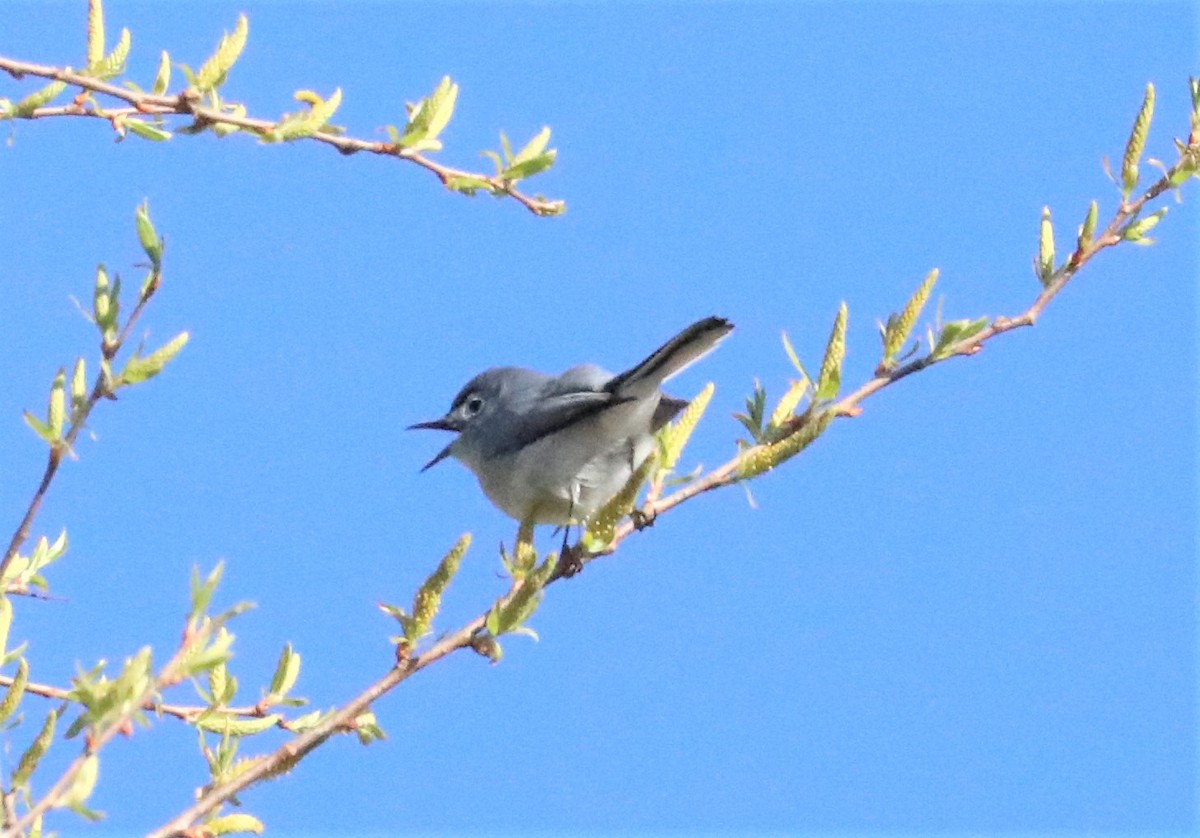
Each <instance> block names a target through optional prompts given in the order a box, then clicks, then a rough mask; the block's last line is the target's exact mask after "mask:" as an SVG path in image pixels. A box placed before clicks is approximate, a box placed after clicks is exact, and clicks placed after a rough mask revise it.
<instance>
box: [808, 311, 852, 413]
mask: <svg viewBox="0 0 1200 838" xmlns="http://www.w3.org/2000/svg"><path fill="white" fill-rule="evenodd" d="M848 317H849V309H848V308H847V307H846V304H845V303H844V302H843V303H842V304H841V306H840V307H839V308H838V313H837V318H836V319H835V320H834V321H833V331H831V332H830V334H829V342H828V343H827V344H825V357H824V358H823V359H822V361H821V372H820V373H819V375H818V376H817V389H816V393H815V394H814V395H813V398H814V399H817V400H822V401H823V400H826V399H832V398H834V397H835V396H837V394H838V391H839V390H840V389H841V387H842V361H843V359H844V358H845V357H846V320H847V318H848Z"/></svg>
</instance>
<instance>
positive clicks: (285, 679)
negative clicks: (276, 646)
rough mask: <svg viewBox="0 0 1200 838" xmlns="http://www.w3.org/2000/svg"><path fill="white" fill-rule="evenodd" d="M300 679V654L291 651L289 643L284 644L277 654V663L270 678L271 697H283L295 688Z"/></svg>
mask: <svg viewBox="0 0 1200 838" xmlns="http://www.w3.org/2000/svg"><path fill="white" fill-rule="evenodd" d="M299 677H300V654H299V653H298V652H296V651H295V650H294V649H292V644H291V643H285V644H284V646H283V651H282V652H280V654H279V662H278V663H277V664H275V674H274V675H272V676H271V686H270V688H269V689H270V692H271V695H274V696H279V697H283V696H285V695H287V694H288V693H290V692H291V691H292V687H294V686H296V679H297V678H299Z"/></svg>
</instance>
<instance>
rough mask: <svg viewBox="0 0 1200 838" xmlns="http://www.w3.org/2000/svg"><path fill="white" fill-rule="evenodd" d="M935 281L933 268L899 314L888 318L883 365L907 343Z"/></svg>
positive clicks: (884, 339)
mask: <svg viewBox="0 0 1200 838" xmlns="http://www.w3.org/2000/svg"><path fill="white" fill-rule="evenodd" d="M937 280H938V269H937V268H934V269H933V270H932V271H930V272H929V273H928V274H926V275H925V279H923V280H922V281H921V284H920V285H919V286H918V287H917V290H916V291H915V292H913V295H912V296H911V297H909V299H908V302H907V303H905V304H904V309H903V310H902V311H901V312H900V313H899V314H893V315H891V316H889V317H888V322H887V326H886V327H885V328H884V331H883V359H884V363H885V364H888V363H891V362H892V361H894V360H895V358H896V355H898V354H899V353H900V351H901V350H902V349H903V348H904V344H906V343H908V339H909V337H910V336H911V335H912V330H913V327H915V326H916V325H917V318H918V317H920V316H921V312H922V311H923V310H924V309H925V305H926V304H927V303H928V302H929V295H930V294H932V293H933V286H934V285H936V284H937Z"/></svg>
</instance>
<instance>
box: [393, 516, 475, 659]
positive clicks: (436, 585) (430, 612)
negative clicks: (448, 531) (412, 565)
mask: <svg viewBox="0 0 1200 838" xmlns="http://www.w3.org/2000/svg"><path fill="white" fill-rule="evenodd" d="M470 546H471V534H470V533H463V535H461V536H460V537H459V539H458V541H457V542H455V544H454V546H453V547H451V548H450V552H448V553H447V554H446V555H445V556H443V557H442V560H441V561H440V562H439V563H438V566H437V569H436V570H435V571H434V572H433V573H431V574H430V575H429V578H428V579H426V580H425V582H424V584H422V585H421V587H420V588H418V589H417V592H416V594H415V595H414V596H413V605H412V611H413V614H412V618H411V619H410V620H408V621H407V622H405V623H404V639H405V640H406V641H407V642H408V643H409V644H413V645H415V644H416V643H417V641H419V640H420V639H421V638H422V637H424V636H425V635H426V634H427V633H428V632H429V630H430V628H431V626H432V625H433V618H434V616H436V615H437V612H438V609H439V608H440V607H441V604H442V594H444V593H445V591H446V588H447V587H448V586H449V585H450V582H451V580H453V579H454V576H455V575H456V574H457V573H458V569H459V566H460V565H461V564H462V559H463V556H464V555H466V552H467V548H468V547H470Z"/></svg>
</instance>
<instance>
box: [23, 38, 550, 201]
mask: <svg viewBox="0 0 1200 838" xmlns="http://www.w3.org/2000/svg"><path fill="white" fill-rule="evenodd" d="M0 70H3V71H5V72H7V73H8V74H9V75H10V76H12V77H13V78H14V79H18V80H20V79H22V78H24V77H25V76H35V77H38V78H44V79H50V80H52V81H60V82H63V83H65V84H67V85H70V86H72V87H78V88H80V89H81V90H82V91H85V94H81V95H79V96H76V97H75V100H74V102H73V103H72V104H70V105H61V106H55V107H48V106H43V107H38V108H35V109H33V110H32V111H30V112H29V113H27V114H23V115H22V118H25V119H49V118H54V117H71V116H76V117H87V118H94V119H103V120H105V121H107V122H109V123H111V124H112V126H113V129H114V130H116V131H117V132H118V133H119V134H120V135H121V136H124V134H125V124H126V122H127V120H128V119H129V118H130V117H136V116H139V115H151V116H165V115H178V116H190V117H192V118H193V119H194V120H195V124H196V126H197V127H199V128H204V127H213V126H221V125H225V126H230V127H234V128H239V129H242V130H245V131H249V132H250V133H252V134H255V135H257V136H259V137H260V138H262V137H266V136H268V135H269V134H270V133H271V132H272V131H276V130H278V129H280V128H281V126H282V124H283V120H280V121H276V120H270V119H261V118H256V117H249V116H241V115H238V114H236V113H230V112H228V111H224V110H221V109H220V108H215V107H207V106H204V105H203V104H201V102H202V100H203V97H202V96H201V94H200V93H199V92H198V91H197V90H196V89H195V88H192V87H188V88H185V89H183V90H181V91H179V92H178V93H173V94H168V93H164V94H155V93H146V92H144V91H140V90H128V89H125V88H122V87H118V86H116V85H113V84H109V83H108V82H105V81H102V80H100V79H97V78H93V77H91V76H88V75H85V74H83V73H79V72H76V71H74V70H71V69H70V68H68V67H53V66H48V65H42V64H32V63H29V62H26V61H18V60H15V59H12V58H7V57H5V56H0ZM86 94H99V95H102V96H108V97H110V98H112V99H117V100H119V101H121V102H125V103H126V104H127V105H128V107H120V108H112V109H107V108H101V107H99V106H97V105H96V104H95V103H94V102H92V101H91V97H90V96H89V95H86ZM0 116H3V114H0ZM285 119H286V118H285ZM162 139H166V137H162ZM292 139H297V140H299V139H311V140H313V141H315V142H318V143H323V144H325V145H328V146H330V147H332V148H335V149H337V150H338V151H340V152H341V153H342V154H357V153H358V152H363V151H365V152H369V153H371V154H377V155H380V156H383V157H392V158H397V159H400V160H406V161H408V162H410V163H414V164H416V165H417V166H420V167H421V168H423V169H425V170H426V171H429V172H432V173H433V174H434V175H435V176H436V177H437V178H438V180H440V181H441V183H442V185H443V186H445V187H447V188H450V189H457V190H460V191H462V189H463V187H461V186H459V184H474V186H472V187H467V188H469V189H470V191H474V189H483V190H485V191H487V192H490V193H491V194H493V195H500V196H503V195H507V196H508V197H510V198H513V199H515V200H516V201H517V202H518V203H520V204H521V205H522V206H524V207H525V208H526V209H528V210H529V211H530V212H532V213H533V214H535V215H540V216H549V215H559V214H561V213H562V212H563V211H564V210H565V204H564V203H563V202H562V201H558V200H550V199H547V198H543V197H541V196H540V195H527V194H525V193H524V192H522V191H520V190H519V189H517V187H516V182H517V180H518V179H519V178H517V177H505V176H504V174H503V173H501V174H497V175H486V174H483V173H481V172H471V171H467V170H466V169H457V168H454V167H452V166H444V165H442V164H441V163H438V162H436V161H434V160H432V159H430V158H429V157H427V156H426V155H424V154H422V153H421V151H420V150H417V149H415V148H406V147H404V146H402V145H400V144H399V143H396V142H379V141H375V140H363V139H357V138H354V137H347V136H344V135H342V134H339V133H335V132H333V131H330V130H314V131H311V132H307V133H305V134H303V135H301V136H297V137H294V138H292ZM518 156H519V155H518Z"/></svg>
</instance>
